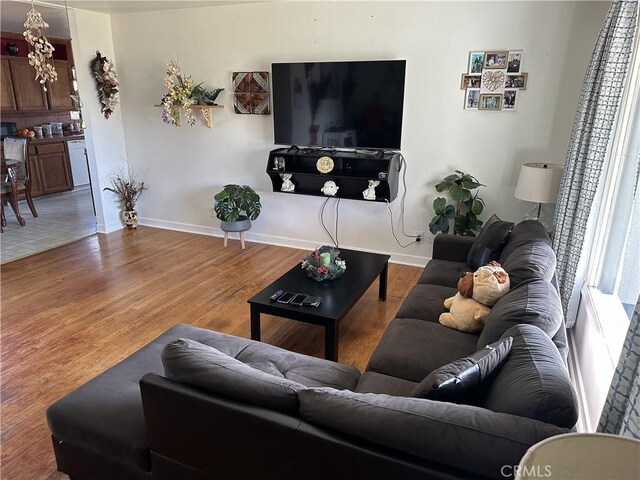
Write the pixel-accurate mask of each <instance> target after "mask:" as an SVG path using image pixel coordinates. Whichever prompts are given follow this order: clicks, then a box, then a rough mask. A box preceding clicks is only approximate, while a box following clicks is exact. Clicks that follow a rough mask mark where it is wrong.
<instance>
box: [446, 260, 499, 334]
mask: <svg viewBox="0 0 640 480" xmlns="http://www.w3.org/2000/svg"><path fill="white" fill-rule="evenodd" d="M510 287H511V284H510V282H509V274H508V273H507V272H505V271H504V269H503V268H502V267H501V266H500V264H499V263H498V262H490V263H489V264H488V265H484V266H482V267H480V268H479V269H478V270H476V271H475V272H467V273H466V274H465V275H464V276H463V277H462V278H460V280H459V281H458V293H456V295H455V296H453V297H450V298H447V299H446V300H445V301H444V306H445V308H447V309H448V310H449V312H445V313H443V314H441V315H440V323H441V324H442V325H444V326H446V327H449V328H455V329H456V330H460V331H462V332H471V333H477V332H479V331H481V330H482V328H483V327H484V321H485V319H486V318H487V315H489V312H490V311H491V308H490V307H492V306H493V305H495V303H496V302H497V301H498V300H499V299H500V298H501V297H502V296H503V295H505V294H506V293H507V292H508V291H509V288H510Z"/></svg>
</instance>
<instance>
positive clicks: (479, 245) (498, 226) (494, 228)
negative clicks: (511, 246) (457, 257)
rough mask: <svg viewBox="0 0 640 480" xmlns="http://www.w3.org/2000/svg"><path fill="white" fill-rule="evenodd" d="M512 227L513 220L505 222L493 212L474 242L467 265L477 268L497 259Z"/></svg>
mask: <svg viewBox="0 0 640 480" xmlns="http://www.w3.org/2000/svg"><path fill="white" fill-rule="evenodd" d="M512 228H513V222H504V221H502V220H500V219H499V218H498V217H497V215H495V214H493V215H492V216H491V218H490V219H489V220H487V223H485V225H484V227H482V230H480V233H479V234H478V236H477V237H476V239H475V241H474V242H473V245H472V246H471V249H470V250H469V254H468V255H467V265H469V266H470V267H471V268H473V270H477V269H478V268H480V267H481V266H483V265H486V264H487V263H489V262H490V261H492V260H497V259H498V257H499V256H500V252H501V251H502V248H503V247H504V245H505V243H507V239H508V238H509V234H510V233H511V229H512Z"/></svg>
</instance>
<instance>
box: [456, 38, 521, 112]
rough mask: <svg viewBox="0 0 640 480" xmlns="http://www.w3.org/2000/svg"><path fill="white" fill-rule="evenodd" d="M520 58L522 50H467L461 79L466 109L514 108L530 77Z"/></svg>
mask: <svg viewBox="0 0 640 480" xmlns="http://www.w3.org/2000/svg"><path fill="white" fill-rule="evenodd" d="M523 57H524V54H523V52H522V50H492V51H475V52H469V63H468V65H467V71H466V72H465V73H463V74H462V78H461V80H460V89H461V90H464V108H465V110H493V111H505V110H506V111H513V110H515V109H516V105H517V103H518V100H519V98H520V95H521V93H522V91H523V90H526V89H527V78H528V76H529V75H528V74H527V73H525V72H524V71H523V70H522V60H523Z"/></svg>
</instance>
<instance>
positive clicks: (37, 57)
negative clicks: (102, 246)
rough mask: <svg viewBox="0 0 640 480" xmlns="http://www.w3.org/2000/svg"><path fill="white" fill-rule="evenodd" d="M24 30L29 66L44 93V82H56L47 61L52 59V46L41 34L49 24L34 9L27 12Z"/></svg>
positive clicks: (50, 63)
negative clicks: (27, 45) (33, 70)
mask: <svg viewBox="0 0 640 480" xmlns="http://www.w3.org/2000/svg"><path fill="white" fill-rule="evenodd" d="M24 28H26V30H25V31H24V33H23V34H22V35H23V36H24V39H25V40H26V41H27V43H28V44H29V45H30V48H29V54H28V55H27V57H28V58H29V65H31V66H32V67H33V68H34V69H35V71H36V80H38V79H40V83H41V84H42V89H43V90H44V91H45V92H46V91H47V86H46V82H47V81H48V82H55V81H56V80H58V73H57V72H56V69H55V68H54V66H53V63H52V62H51V61H49V59H50V58H51V57H53V51H54V50H55V49H54V48H53V45H51V44H50V43H49V40H47V37H46V36H45V35H44V33H42V31H43V30H44V29H45V28H49V24H48V23H47V22H45V21H44V19H43V18H42V15H41V14H40V12H39V11H37V10H36V9H35V8H33V7H31V10H29V11H28V12H27V20H26V22H24Z"/></svg>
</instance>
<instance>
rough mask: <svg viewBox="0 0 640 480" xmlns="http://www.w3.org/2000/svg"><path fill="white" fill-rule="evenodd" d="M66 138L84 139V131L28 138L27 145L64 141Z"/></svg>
mask: <svg viewBox="0 0 640 480" xmlns="http://www.w3.org/2000/svg"><path fill="white" fill-rule="evenodd" d="M68 140H84V133H66V134H64V135H54V136H53V137H43V138H35V137H34V138H30V139H29V145H44V144H47V143H57V142H66V141H68Z"/></svg>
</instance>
